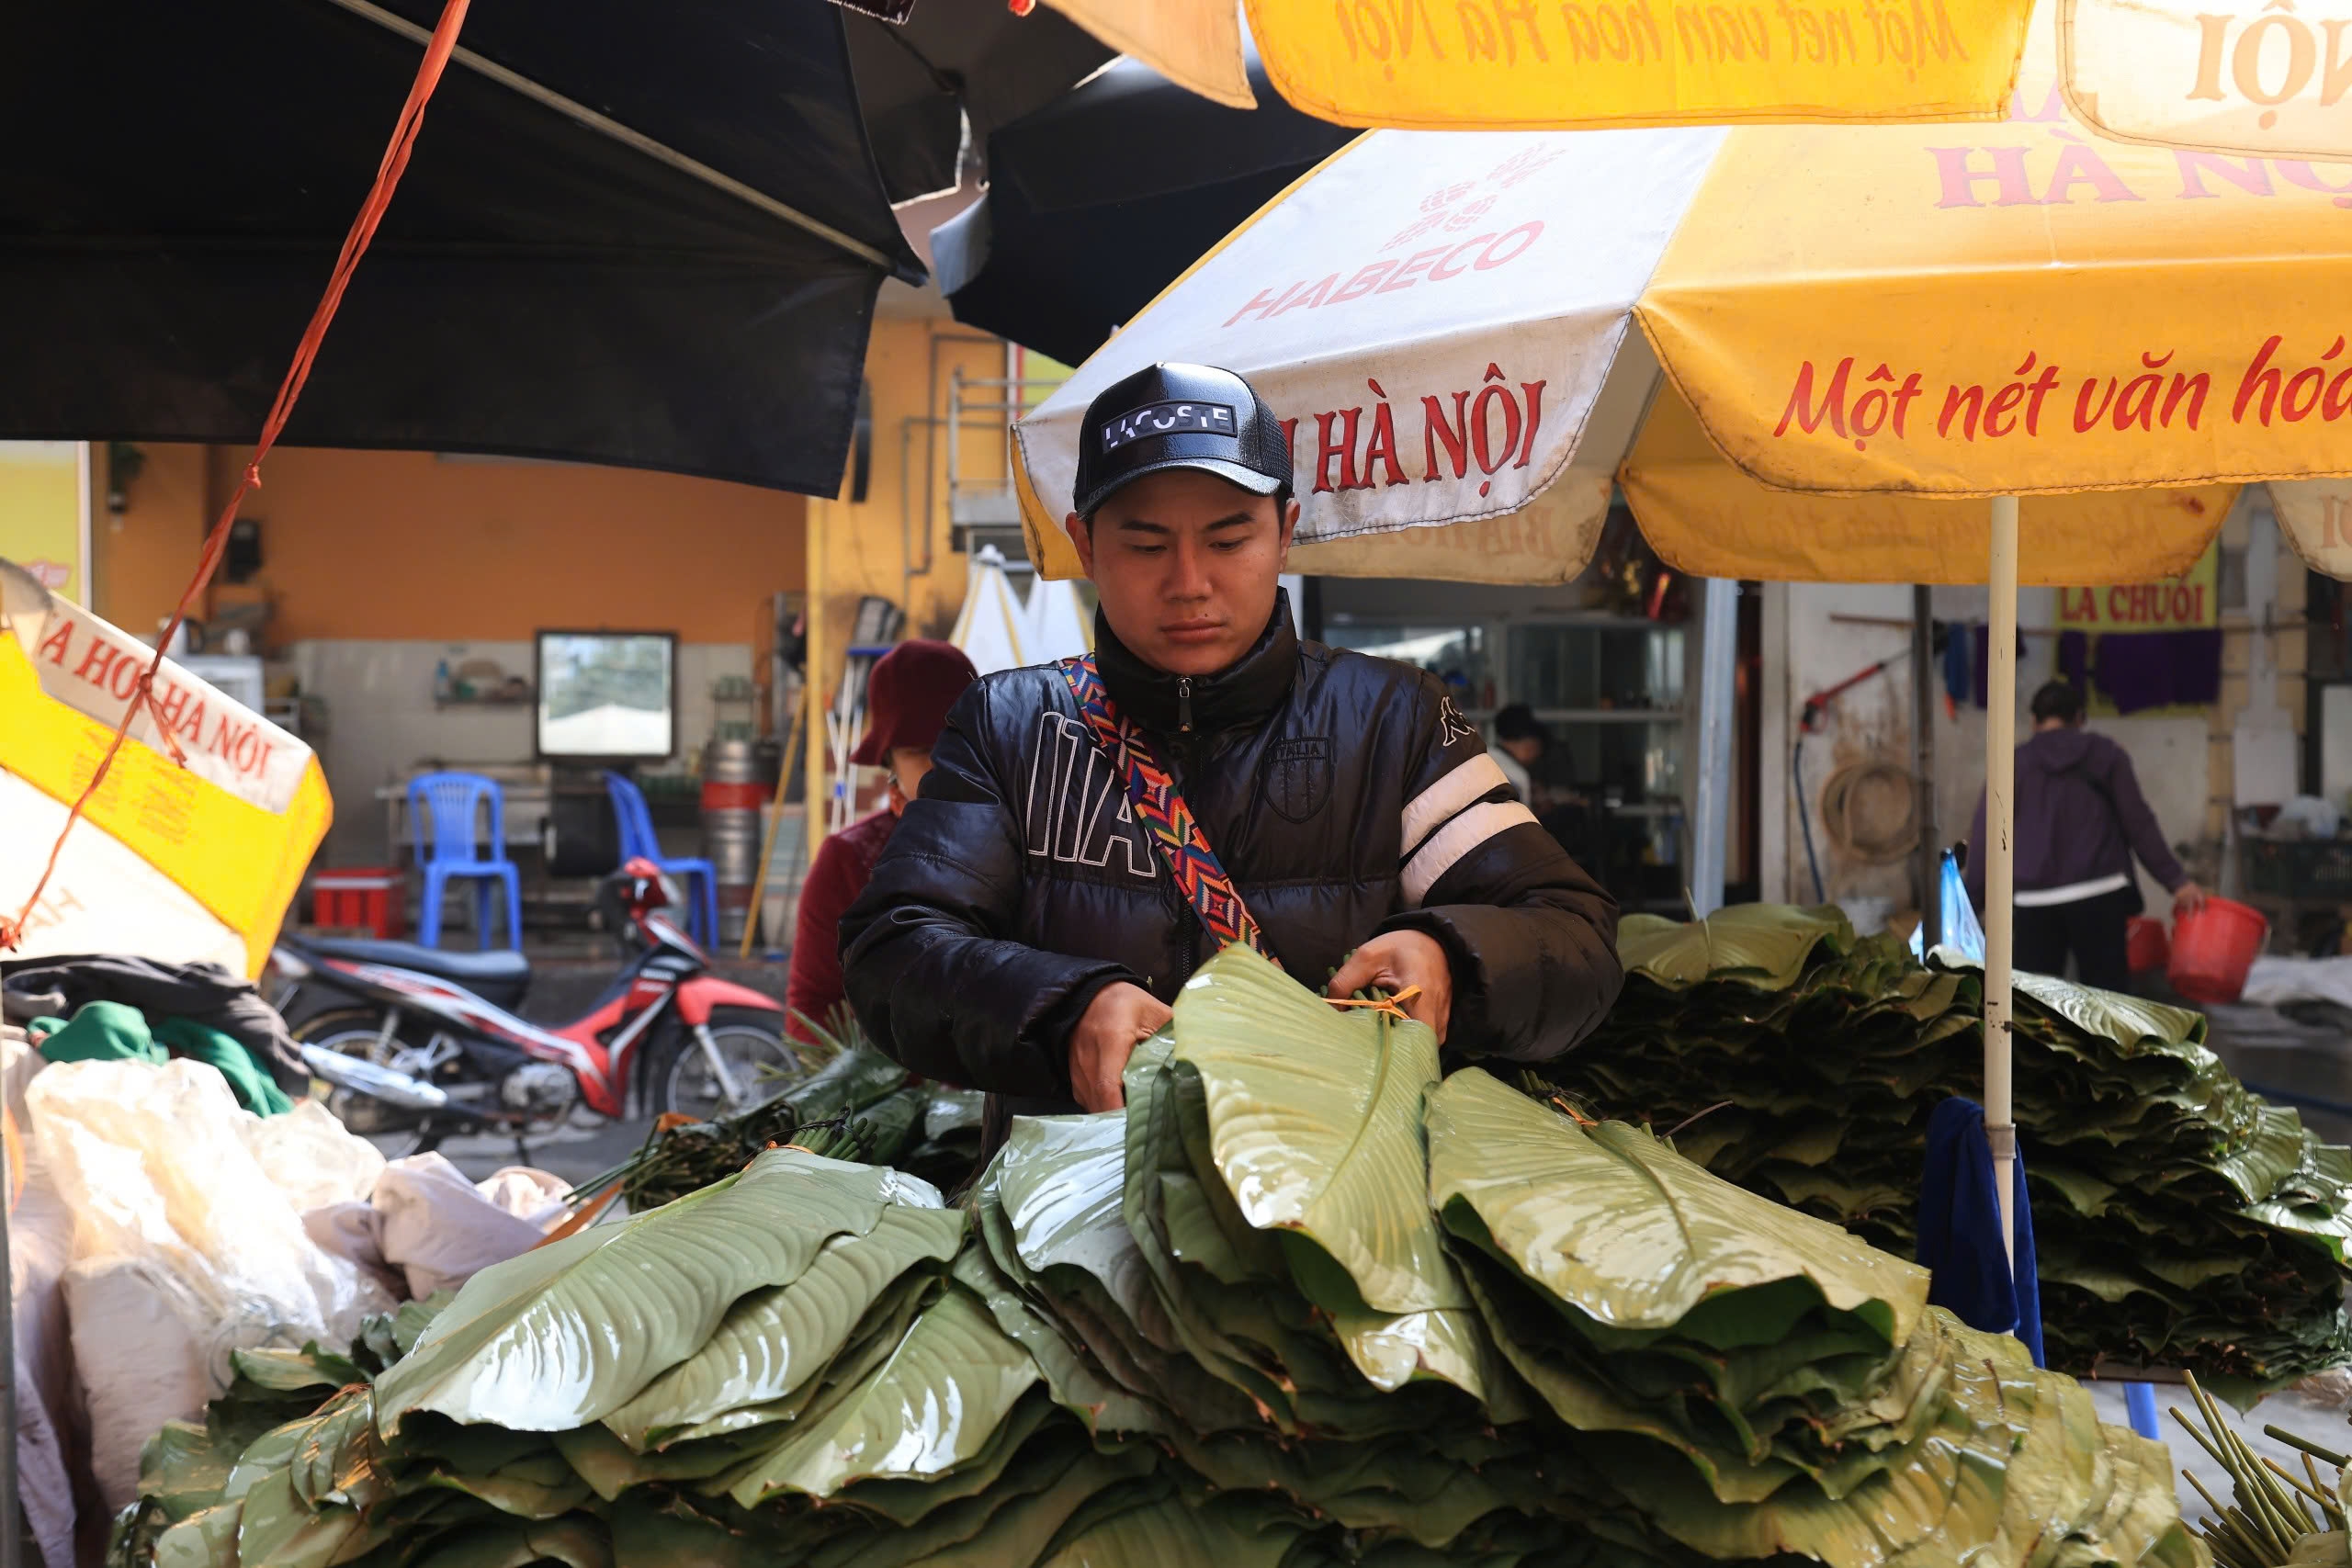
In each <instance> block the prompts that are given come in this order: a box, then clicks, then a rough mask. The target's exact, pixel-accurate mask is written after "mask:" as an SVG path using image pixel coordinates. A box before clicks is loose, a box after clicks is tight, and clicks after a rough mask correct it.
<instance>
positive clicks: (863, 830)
mask: <svg viewBox="0 0 2352 1568" xmlns="http://www.w3.org/2000/svg"><path fill="white" fill-rule="evenodd" d="M978 679H979V677H978V675H977V674H976V673H975V672H974V671H973V669H972V661H971V660H968V659H967V658H965V657H964V650H963V649H959V648H957V647H956V646H955V645H954V644H952V643H944V642H927V641H923V640H922V639H920V638H918V639H916V640H913V641H910V642H902V643H900V644H899V646H898V647H896V648H894V649H891V650H890V651H889V652H888V653H886V654H884V655H883V656H882V657H881V658H880V659H878V660H876V661H875V664H874V670H873V672H872V673H871V674H870V675H868V676H867V677H866V682H865V714H866V720H867V728H866V731H865V739H863V740H860V741H859V742H858V743H857V750H854V751H853V752H851V753H850V761H853V762H854V763H856V764H857V765H858V766H859V767H861V768H887V769H888V770H889V774H890V778H889V801H888V807H886V808H885V809H883V810H880V811H876V813H874V815H872V816H871V817H868V818H865V819H864V820H862V821H860V822H858V823H857V824H855V825H854V826H853V827H849V828H845V829H842V831H840V832H838V833H835V834H833V835H832V836H831V838H829V839H827V840H825V841H824V843H823V845H822V846H821V847H820V848H819V849H818V851H817V859H816V861H815V863H812V864H811V865H810V866H809V877H808V880H807V881H805V882H803V883H802V884H801V886H800V909H799V913H798V914H797V916H796V917H795V918H794V920H793V931H792V970H791V973H790V974H789V975H787V976H786V978H785V986H784V997H785V1007H786V1009H787V1011H786V1022H785V1027H786V1030H788V1031H789V1032H791V1035H792V1037H793V1038H794V1039H795V1040H802V1041H807V1040H811V1039H813V1038H814V1035H813V1032H812V1031H811V1029H810V1027H809V1026H810V1025H811V1024H814V1025H818V1026H820V1027H821V1026H823V1025H824V1024H825V1023H826V1022H827V1021H829V1020H830V1019H831V1016H832V1012H833V1010H834V1009H835V1008H837V1007H839V1006H840V1005H841V1002H842V957H841V936H840V931H841V921H842V914H843V913H844V912H845V911H846V910H847V909H848V908H849V907H850V904H851V902H852V900H854V899H855V898H856V897H857V896H858V895H859V894H860V893H862V892H864V891H865V881H866V878H867V877H869V876H871V875H872V874H874V863H875V861H876V859H877V858H878V857H879V856H880V855H881V853H882V846H883V845H885V844H887V843H888V842H889V841H890V829H893V828H895V827H897V826H898V824H899V817H900V816H901V815H903V814H904V813H905V811H906V809H907V802H909V801H910V800H912V799H914V797H915V795H916V792H917V791H918V790H920V789H921V788H922V776H923V774H925V773H929V772H931V749H932V747H933V744H935V743H936V742H937V741H938V739H939V730H940V727H941V726H942V725H944V724H945V723H946V722H947V710H948V709H949V708H950V707H953V706H954V705H955V704H956V698H958V697H960V696H962V695H963V694H964V688H965V687H967V686H968V685H970V684H971V683H972V682H974V681H976V680H978Z"/></svg>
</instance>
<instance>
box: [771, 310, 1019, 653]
mask: <svg viewBox="0 0 2352 1568" xmlns="http://www.w3.org/2000/svg"><path fill="white" fill-rule="evenodd" d="M957 367H962V369H963V371H964V374H965V375H966V376H967V377H975V378H983V379H994V378H1001V377H1002V376H1003V375H1004V344H1002V342H1001V341H1000V340H998V339H996V338H993V337H986V336H984V335H983V334H981V333H976V332H973V331H972V330H971V329H969V328H967V327H961V326H958V325H956V323H955V322H954V321H934V320H931V319H926V318H910V317H896V318H894V317H883V318H880V319H878V320H877V321H876V322H875V323H874V337H873V341H872V343H871V344H869V345H868V347H867V349H866V354H865V378H866V380H867V381H868V383H870V384H871V385H872V387H873V389H874V459H873V468H872V471H871V473H870V475H869V477H868V480H867V485H866V496H865V501H864V502H851V501H850V500H849V499H848V496H849V493H850V491H849V481H848V477H847V476H846V475H844V476H843V479H842V499H841V500H839V501H836V502H832V503H831V504H830V505H828V506H826V507H824V508H822V509H821V510H822V512H823V513H824V521H823V523H822V524H821V527H822V528H823V530H824V537H823V538H822V539H821V540H818V539H814V538H812V539H811V540H810V545H811V547H812V550H814V551H817V552H820V553H821V555H822V557H823V568H824V570H823V577H824V582H825V586H824V590H823V592H824V599H825V606H826V612H827V616H826V630H827V632H828V634H830V635H829V637H828V639H827V647H828V649H829V652H828V665H829V674H828V677H827V679H828V686H827V689H828V690H830V689H831V682H834V681H838V679H839V677H840V671H841V662H840V660H841V649H842V638H843V637H846V636H847V634H848V631H849V628H850V626H851V623H852V621H853V619H854V617H855V615H856V614H857V602H858V599H859V598H860V596H862V595H864V594H867V593H878V594H881V595H882V596H883V597H885V598H887V599H888V600H890V601H892V602H893V603H894V604H899V605H900V606H901V607H903V608H904V609H905V610H906V611H907V635H909V636H910V637H944V636H945V635H946V633H947V630H948V628H949V627H950V626H953V625H954V624H955V620H956V610H957V609H958V608H960V607H961V606H962V604H963V603H964V576H965V570H966V566H967V561H966V558H965V557H963V556H961V555H957V554H956V553H955V552H954V551H952V550H951V549H950V548H949V547H948V546H949V537H948V534H949V529H948V516H947V441H948V432H947V431H946V430H945V429H944V428H942V427H938V426H929V427H927V426H925V425H924V424H922V423H920V422H921V421H922V420H924V419H927V418H928V419H942V420H944V418H945V417H946V413H947V404H948V384H949V379H950V378H951V377H952V376H953V374H954V372H955V371H956V368H957ZM973 395H974V396H977V397H980V398H983V399H999V400H1001V398H1000V394H998V393H996V392H994V391H989V392H977V391H976V392H975V393H974V394H973ZM910 422H911V423H910ZM961 439H962V443H963V446H962V452H961V461H962V468H963V472H964V475H965V476H966V477H967V479H971V478H977V479H981V480H983V481H992V480H996V479H1001V476H1002V475H1003V474H1004V472H1005V468H1004V463H1005V456H1004V454H1005V446H1004V434H1003V428H1002V424H1001V422H1000V423H999V424H998V426H997V428H996V429H995V430H994V431H993V432H989V431H988V430H983V429H967V430H966V432H965V433H964V434H963V436H962V438H961ZM926 459H928V461H929V463H930V465H931V491H930V494H931V513H932V515H931V516H930V517H929V518H925V517H924V516H923V514H922V513H923V500H924V490H923V468H924V464H925V461H926ZM902 474H903V475H904V484H903V487H902V485H901V475H902ZM926 550H927V551H928V565H929V569H930V570H928V571H925V570H923V568H924V566H925V565H926Z"/></svg>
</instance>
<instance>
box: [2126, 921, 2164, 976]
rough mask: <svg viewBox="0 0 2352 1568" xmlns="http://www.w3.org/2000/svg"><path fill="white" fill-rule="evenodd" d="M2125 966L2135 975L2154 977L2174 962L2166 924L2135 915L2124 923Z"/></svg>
mask: <svg viewBox="0 0 2352 1568" xmlns="http://www.w3.org/2000/svg"><path fill="white" fill-rule="evenodd" d="M2123 958H2124V964H2125V966H2126V967H2127V968H2129V969H2130V970H2131V973H2132V974H2134V975H2152V974H2154V973H2155V971H2157V970H2159V969H2162V968H2163V967H2164V966H2165V964H2168V963H2170V962H2171V960H2172V939H2171V938H2170V937H2168V936H2166V935H2165V923H2164V922H2163V921H2162V920H2152V919H2149V918H2148V917H2147V916H2145V915H2134V916H2132V917H2131V919H2129V920H2126V921H2125V922H2124V923H2123Z"/></svg>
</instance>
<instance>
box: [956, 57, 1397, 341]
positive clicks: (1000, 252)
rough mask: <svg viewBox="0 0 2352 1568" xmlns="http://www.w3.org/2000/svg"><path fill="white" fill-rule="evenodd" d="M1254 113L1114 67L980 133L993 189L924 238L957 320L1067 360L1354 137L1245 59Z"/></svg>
mask: <svg viewBox="0 0 2352 1568" xmlns="http://www.w3.org/2000/svg"><path fill="white" fill-rule="evenodd" d="M1250 85H1251V86H1252V87H1253V88H1255V89H1256V91H1257V95H1258V107H1256V108H1254V109H1234V108H1226V107H1222V106H1220V105H1217V104H1214V103H1211V102H1210V101H1209V100H1207V99H1206V98H1203V97H1200V96H1196V95H1194V94H1193V93H1189V92H1187V91H1185V90H1184V89H1183V88H1182V87H1179V86H1176V85H1174V84H1172V83H1170V82H1169V81H1168V80H1167V79H1166V78H1165V77H1163V76H1161V75H1159V73H1156V72H1154V71H1152V70H1151V69H1150V68H1148V67H1147V66H1144V65H1139V64H1137V63H1136V62H1133V61H1126V60H1123V61H1121V62H1118V63H1117V64H1115V65H1114V66H1112V67H1111V68H1110V69H1109V70H1108V71H1105V72H1103V73H1102V74H1101V75H1100V76H1097V77H1096V78H1094V80H1092V81H1091V82H1089V83H1087V84H1086V85H1084V86H1082V87H1080V88H1079V89H1078V90H1077V91H1076V92H1074V93H1070V94H1068V95H1066V96H1063V97H1060V98H1057V99H1056V100H1054V101H1053V102H1052V103H1050V104H1048V105H1046V107H1043V108H1041V109H1039V110H1037V111H1036V112H1035V113H1034V114H1031V115H1028V116H1026V117H1025V118H1022V119H1020V120H1017V121H1015V122H1013V123H1012V124H1011V125H1008V126H1006V127H1005V128H1004V129H1003V130H999V131H998V132H997V133H996V134H995V135H993V136H991V137H989V143H988V166H989V192H988V196H987V197H986V198H985V199H983V200H981V201H979V202H978V203H976V204H975V205H973V206H972V207H970V208H969V209H966V210H965V211H964V212H962V213H960V214H958V215H957V216H956V218H954V219H953V220H949V221H948V222H946V223H944V224H942V225H940V226H939V227H938V228H936V229H934V230H933V231H932V235H931V244H932V259H933V265H934V267H935V268H936V271H937V274H938V282H939V287H940V288H942V289H943V290H944V291H945V292H946V295H947V299H948V303H949V304H950V306H951V307H952V308H953V309H954V310H955V312H956V320H957V321H964V322H967V323H968V324H970V325H972V326H976V327H982V328H985V329H987V330H988V331H989V332H992V333H997V334H998V335H1000V336H1001V337H1007V338H1011V339H1012V341H1013V342H1015V343H1018V344H1024V345H1026V346H1027V347H1030V348H1034V349H1036V350H1037V351H1039V352H1040V353H1043V354H1048V355H1052V356H1053V357H1055V358H1056V359H1058V360H1061V361H1063V362H1065V363H1066V364H1070V365H1075V364H1077V363H1078V362H1079V361H1080V360H1081V359H1083V358H1085V357H1086V356H1087V355H1090V354H1091V353H1093V352H1094V351H1095V350H1096V349H1097V348H1100V347H1101V346H1103V340H1104V339H1105V338H1107V337H1109V336H1110V335H1111V333H1112V332H1113V331H1114V330H1115V329H1116V328H1117V327H1118V326H1119V325H1121V324H1122V323H1123V322H1125V321H1127V320H1128V319H1129V318H1130V317H1132V316H1134V315H1135V313H1136V311H1138V310H1142V309H1143V307H1144V306H1146V305H1148V304H1149V303H1150V302H1151V299H1152V297H1153V296H1154V295H1156V294H1158V293H1159V291H1160V290H1161V289H1162V288H1166V287H1167V286H1168V285H1169V284H1170V283H1172V282H1174V281H1175V280H1176V278H1177V276H1178V275H1179V274H1181V273H1182V272H1183V270H1184V269H1185V268H1186V267H1188V266H1190V265H1193V262H1195V261H1197V260H1198V259H1199V258H1200V257H1201V255H1202V254H1204V253H1205V252H1206V251H1207V250H1208V249H1209V248H1210V247H1211V246H1213V245H1215V244H1216V243H1217V242H1218V241H1219V240H1222V239H1223V238H1225V236H1226V235H1227V233H1229V232H1230V231H1232V230H1233V229H1234V228H1235V227H1236V226H1237V225H1238V224H1239V223H1240V222H1241V221H1242V220H1244V219H1246V218H1248V217H1249V216H1250V214H1251V213H1252V212H1255V211H1256V210H1257V209H1259V208H1261V207H1262V206H1263V205H1265V203H1267V202H1268V201H1270V200H1272V198H1273V197H1275V196H1277V195H1279V194H1280V193H1281V191H1282V189H1283V186H1287V185H1289V184H1290V183H1291V182H1292V181H1293V180H1295V179H1296V178H1298V176H1299V175H1303V174H1305V173H1306V171H1307V170H1309V169H1311V168H1313V167H1314V166H1315V165H1316V164H1318V163H1320V162H1321V161H1322V160H1323V159H1325V158H1327V157H1329V156H1330V155H1331V154H1332V153H1333V152H1338V151H1339V150H1340V148H1341V147H1343V146H1345V145H1346V144H1347V142H1348V141H1349V140H1350V139H1351V138H1352V137H1353V136H1355V135H1356V132H1355V131H1353V130H1349V129H1347V128H1346V127H1344V126H1338V125H1332V124H1330V123H1329V122H1328V121H1325V120H1319V119H1317V118H1314V117H1312V116H1310V115H1305V114H1301V113H1300V112H1299V111H1298V110H1296V109H1295V108H1292V107H1290V106H1289V105H1288V104H1286V103H1284V102H1283V99H1282V96H1280V95H1279V94H1277V93H1275V92H1274V91H1273V89H1272V86H1271V85H1269V84H1268V83H1267V81H1266V74H1265V72H1264V70H1263V69H1262V68H1261V66H1260V65H1259V63H1258V59H1257V56H1256V55H1255V54H1254V53H1252V54H1251V55H1250Z"/></svg>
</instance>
